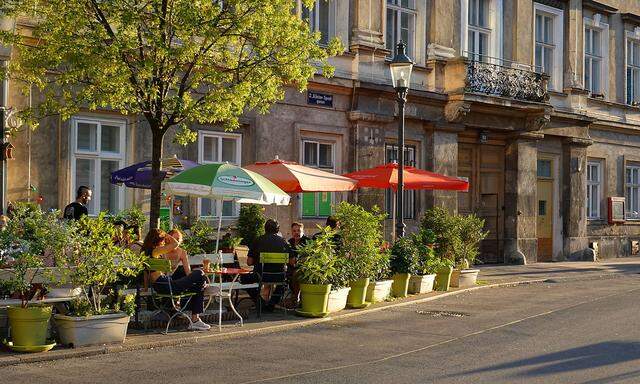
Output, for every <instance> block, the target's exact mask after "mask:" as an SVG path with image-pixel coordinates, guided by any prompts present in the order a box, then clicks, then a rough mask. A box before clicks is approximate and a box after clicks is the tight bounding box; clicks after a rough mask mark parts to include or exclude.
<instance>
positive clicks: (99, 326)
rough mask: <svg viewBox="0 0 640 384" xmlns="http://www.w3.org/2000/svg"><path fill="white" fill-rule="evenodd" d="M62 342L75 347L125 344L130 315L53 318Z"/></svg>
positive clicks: (57, 316)
mask: <svg viewBox="0 0 640 384" xmlns="http://www.w3.org/2000/svg"><path fill="white" fill-rule="evenodd" d="M53 318H54V320H55V322H56V326H57V328H58V335H59V336H60V342H61V343H62V344H65V345H71V346H73V347H82V346H85V345H100V344H111V343H123V342H124V339H125V337H126V336H127V328H128V326H129V315H127V314H126V313H122V312H119V313H111V314H108V315H96V316H87V317H74V316H65V315H54V316H53Z"/></svg>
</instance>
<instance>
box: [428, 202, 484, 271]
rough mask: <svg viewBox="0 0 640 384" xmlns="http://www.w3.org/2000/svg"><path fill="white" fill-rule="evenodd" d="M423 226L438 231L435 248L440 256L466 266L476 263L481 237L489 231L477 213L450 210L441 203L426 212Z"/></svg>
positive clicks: (434, 231) (457, 264) (435, 232)
mask: <svg viewBox="0 0 640 384" xmlns="http://www.w3.org/2000/svg"><path fill="white" fill-rule="evenodd" d="M421 227H422V229H425V230H430V231H432V232H433V234H434V235H435V243H436V248H435V250H436V254H437V255H438V256H439V257H440V258H442V259H448V260H451V261H452V262H453V263H454V265H456V266H463V267H464V266H468V265H470V264H473V263H474V261H475V260H476V258H477V256H478V254H479V252H480V251H479V244H480V241H481V240H482V239H484V238H485V237H486V236H487V234H488V232H485V231H483V227H484V220H483V219H481V218H479V217H477V216H475V215H468V216H464V215H458V214H451V213H449V212H448V211H447V210H445V209H444V208H439V207H436V208H433V209H430V210H429V211H427V212H426V213H425V214H424V216H423V217H422V222H421Z"/></svg>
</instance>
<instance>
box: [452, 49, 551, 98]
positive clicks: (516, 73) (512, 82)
mask: <svg viewBox="0 0 640 384" xmlns="http://www.w3.org/2000/svg"><path fill="white" fill-rule="evenodd" d="M547 80H548V76H547V75H545V74H542V73H538V72H535V71H532V70H527V69H520V68H513V67H507V66H504V65H498V64H493V63H490V62H485V61H475V60H469V61H468V65H467V76H466V80H465V87H464V91H465V92H471V93H484V94H487V95H494V96H501V97H509V98H512V99H517V100H523V101H534V102H540V103H545V102H547V101H548V100H549V94H548V92H547Z"/></svg>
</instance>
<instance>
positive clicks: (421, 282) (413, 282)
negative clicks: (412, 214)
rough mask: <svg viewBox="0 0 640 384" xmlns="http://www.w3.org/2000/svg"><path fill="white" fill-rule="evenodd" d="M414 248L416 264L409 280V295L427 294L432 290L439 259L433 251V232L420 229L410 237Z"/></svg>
mask: <svg viewBox="0 0 640 384" xmlns="http://www.w3.org/2000/svg"><path fill="white" fill-rule="evenodd" d="M411 239H412V241H413V243H414V246H415V247H416V252H417V254H416V263H415V265H414V270H413V271H412V272H411V277H410V278H409V293H413V294H415V293H427V292H431V291H432V290H433V284H434V282H435V278H436V271H437V270H438V269H439V268H440V264H441V263H440V259H439V258H437V257H436V254H435V251H434V250H433V243H434V241H435V237H434V235H433V232H431V231H429V230H426V229H420V230H419V232H418V233H415V234H413V235H412V236H411Z"/></svg>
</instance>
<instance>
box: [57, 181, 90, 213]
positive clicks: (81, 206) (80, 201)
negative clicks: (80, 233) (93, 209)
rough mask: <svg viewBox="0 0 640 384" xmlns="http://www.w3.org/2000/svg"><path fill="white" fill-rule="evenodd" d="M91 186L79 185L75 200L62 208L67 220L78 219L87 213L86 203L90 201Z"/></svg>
mask: <svg viewBox="0 0 640 384" xmlns="http://www.w3.org/2000/svg"><path fill="white" fill-rule="evenodd" d="M91 194H92V193H91V188H89V187H86V186H84V185H83V186H81V187H80V188H78V191H77V192H76V201H74V202H72V203H71V204H69V205H67V206H66V207H65V208H64V213H63V214H64V218H65V219H67V220H78V219H80V218H81V217H82V216H85V215H88V214H89V210H88V209H87V203H88V202H89V201H91Z"/></svg>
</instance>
